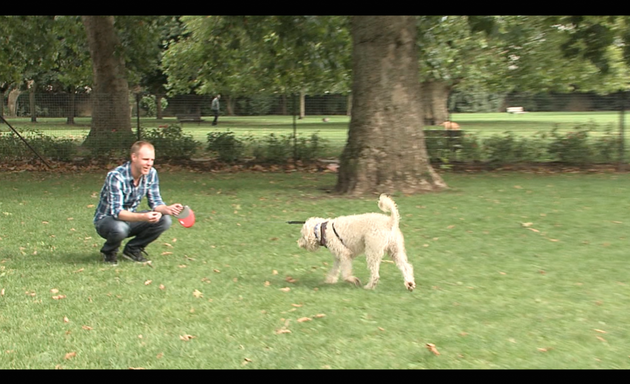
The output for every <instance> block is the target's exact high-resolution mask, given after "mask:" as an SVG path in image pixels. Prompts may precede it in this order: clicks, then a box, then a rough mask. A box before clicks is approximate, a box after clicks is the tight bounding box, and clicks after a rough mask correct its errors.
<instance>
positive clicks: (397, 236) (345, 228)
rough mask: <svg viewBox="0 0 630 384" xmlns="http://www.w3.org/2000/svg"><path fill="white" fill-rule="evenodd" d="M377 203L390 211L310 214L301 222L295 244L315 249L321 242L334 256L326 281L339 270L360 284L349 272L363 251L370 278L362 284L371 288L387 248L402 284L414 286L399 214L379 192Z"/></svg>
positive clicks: (346, 279) (375, 282)
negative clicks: (324, 216) (357, 213)
mask: <svg viewBox="0 0 630 384" xmlns="http://www.w3.org/2000/svg"><path fill="white" fill-rule="evenodd" d="M378 207H379V208H380V209H381V211H383V212H391V215H390V216H387V215H384V214H382V213H364V214H361V215H351V216H340V217H337V218H334V219H330V218H329V219H323V218H320V217H311V218H309V219H308V220H306V222H304V225H303V226H302V236H301V237H300V239H299V240H298V241H297V243H298V246H299V247H300V248H304V249H306V250H308V251H317V250H318V249H319V248H320V247H322V246H323V247H326V248H328V250H329V251H330V252H331V253H332V254H333V256H334V264H333V267H332V269H331V270H330V272H329V273H328V276H327V277H326V282H327V283H331V284H332V283H336V282H337V280H338V278H339V272H340V271H341V277H342V278H343V280H344V281H348V282H351V283H353V284H355V285H361V281H360V280H359V279H358V278H357V277H355V276H353V275H352V260H353V259H354V258H355V257H357V256H358V255H360V254H362V253H365V257H366V259H367V265H368V268H369V270H370V280H369V281H368V283H367V284H366V285H365V288H366V289H374V287H376V284H377V283H378V279H379V267H380V264H381V260H382V259H383V255H384V254H385V252H387V253H388V254H389V256H390V257H391V258H392V259H393V260H394V262H395V263H396V266H397V267H398V269H400V271H401V272H402V275H403V278H404V280H405V288H407V289H408V290H410V291H413V289H414V288H415V287H416V283H415V281H414V278H413V266H412V265H411V264H410V263H409V261H408V260H407V254H406V253H405V240H404V238H403V234H402V232H401V231H400V228H399V227H398V223H399V221H400V214H399V213H398V208H397V207H396V203H394V201H393V200H392V199H391V198H390V197H389V196H387V195H385V194H382V195H381V196H380V197H379V200H378Z"/></svg>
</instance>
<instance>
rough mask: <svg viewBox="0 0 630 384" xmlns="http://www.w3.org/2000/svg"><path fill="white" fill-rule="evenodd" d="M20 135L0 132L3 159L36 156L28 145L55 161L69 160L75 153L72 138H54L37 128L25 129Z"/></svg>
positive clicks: (75, 147)
mask: <svg viewBox="0 0 630 384" xmlns="http://www.w3.org/2000/svg"><path fill="white" fill-rule="evenodd" d="M20 136H22V138H24V140H25V141H26V142H27V143H28V145H26V143H24V141H22V140H21V139H20V138H19V137H18V136H17V135H16V134H15V133H13V132H5V133H0V158H2V159H3V160H25V159H29V158H32V157H33V156H36V155H35V154H34V153H33V151H32V150H31V148H29V145H30V147H32V148H33V149H34V150H35V151H37V153H38V154H39V155H41V156H42V157H45V158H49V159H51V160H56V161H71V160H72V159H73V158H74V156H75V155H76V154H77V147H78V143H77V142H76V141H74V140H72V139H67V138H55V137H50V136H46V135H44V134H43V133H42V132H40V131H37V130H25V131H23V132H20Z"/></svg>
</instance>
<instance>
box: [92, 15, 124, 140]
mask: <svg viewBox="0 0 630 384" xmlns="http://www.w3.org/2000/svg"><path fill="white" fill-rule="evenodd" d="M81 19H82V20H83V25H84V26H85V31H86V33H87V40H88V46H89V49H90V55H91V57H92V68H93V76H94V79H93V80H94V83H93V92H92V97H91V100H92V125H91V129H90V133H89V135H88V137H87V139H86V144H91V145H94V146H97V147H98V145H99V141H102V140H104V139H105V140H107V141H109V143H108V144H107V146H108V147H110V148H111V147H114V146H116V145H120V146H125V145H127V144H129V143H128V142H129V141H130V140H132V138H133V134H132V131H131V118H130V113H131V110H130V108H129V83H128V82H127V78H126V73H125V61H124V59H123V57H122V56H121V54H120V50H121V47H120V41H119V39H118V35H117V34H116V30H115V29H114V16H81ZM112 133H115V134H113V135H112ZM112 140H113V142H112ZM102 144H103V145H105V143H102Z"/></svg>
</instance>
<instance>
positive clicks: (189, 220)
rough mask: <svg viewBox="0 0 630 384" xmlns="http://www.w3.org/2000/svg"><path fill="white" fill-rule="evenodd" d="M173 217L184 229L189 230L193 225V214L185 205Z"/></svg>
mask: <svg viewBox="0 0 630 384" xmlns="http://www.w3.org/2000/svg"><path fill="white" fill-rule="evenodd" d="M175 217H177V221H179V223H180V224H181V225H182V226H183V227H184V228H190V227H192V226H193V225H194V224H195V212H193V210H192V209H190V207H189V206H187V205H184V209H182V211H181V212H180V213H179V215H177V216H175Z"/></svg>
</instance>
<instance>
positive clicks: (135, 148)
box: [129, 140, 155, 155]
mask: <svg viewBox="0 0 630 384" xmlns="http://www.w3.org/2000/svg"><path fill="white" fill-rule="evenodd" d="M147 146H148V147H151V148H153V149H154V150H155V148H154V147H153V144H151V143H149V142H148V141H144V140H139V141H136V142H135V143H133V145H132V146H131V150H130V151H129V154H130V155H133V154H134V153H138V152H140V148H142V147H147Z"/></svg>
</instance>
